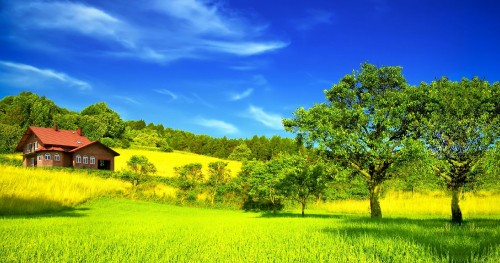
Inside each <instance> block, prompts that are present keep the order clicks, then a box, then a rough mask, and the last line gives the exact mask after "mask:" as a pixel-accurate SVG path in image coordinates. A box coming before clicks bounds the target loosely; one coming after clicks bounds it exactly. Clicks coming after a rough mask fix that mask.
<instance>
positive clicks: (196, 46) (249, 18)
mask: <svg viewBox="0 0 500 263" xmlns="http://www.w3.org/2000/svg"><path fill="white" fill-rule="evenodd" d="M499 14H500V4H497V3H496V1H460V0H458V1H427V0H399V1H389V0H365V1H363V0H353V1H312V0H311V1H284V0H273V1H261V0H255V1H248V0H224V1H219V0H215V1H209V0H143V1H124V0H123V1H92V0H80V1H77V0H74V1H64V0H60V1H32V0H22V1H18V0H11V1H6V0H0V31H1V32H2V34H1V35H0V98H3V97H4V96H8V95H17V94H19V93H20V92H21V91H31V92H35V93H37V94H39V95H44V96H46V97H48V98H50V99H52V100H54V101H55V102H56V103H57V104H58V105H59V106H62V107H66V108H68V109H71V110H74V111H80V110H82V109H83V108H84V107H86V106H88V105H90V104H92V103H96V102H100V101H104V102H106V103H107V104H108V105H109V106H110V107H111V108H112V109H114V110H116V111H117V112H118V113H119V114H120V115H121V116H122V118H124V119H125V120H138V119H144V120H145V121H146V122H154V123H162V124H163V125H165V126H166V127H172V128H175V129H182V130H186V131H190V132H193V133H196V134H208V135H211V136H215V137H221V136H228V137H230V138H246V137H251V136H253V135H254V134H257V135H266V136H272V135H281V136H293V135H292V134H288V133H286V132H285V131H284V130H283V128H282V126H281V118H282V117H291V113H292V112H293V111H294V110H295V109H296V108H297V107H300V106H305V107H309V106H311V105H312V104H313V103H315V102H323V101H324V94H323V90H325V89H328V88H329V87H331V85H332V84H334V83H336V82H338V81H339V79H340V78H341V77H342V76H344V75H345V74H349V73H351V72H352V70H353V69H359V66H360V64H361V63H363V62H365V61H367V62H369V63H373V64H376V65H378V66H392V65H399V66H402V67H403V73H404V75H405V77H406V79H407V80H408V82H409V83H411V84H418V83H420V82H421V81H425V82H430V81H432V80H434V79H435V78H440V77H441V76H443V75H445V76H448V77H449V78H451V79H453V80H459V79H460V78H462V77H467V78H472V77H473V76H479V77H481V78H485V79H487V80H488V81H489V82H495V81H500V64H499V63H500V62H499V61H500V18H499V16H500V15H499Z"/></svg>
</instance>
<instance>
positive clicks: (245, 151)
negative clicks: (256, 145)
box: [228, 143, 252, 161]
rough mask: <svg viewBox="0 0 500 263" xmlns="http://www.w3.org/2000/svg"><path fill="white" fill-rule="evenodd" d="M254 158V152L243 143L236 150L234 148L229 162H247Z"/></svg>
mask: <svg viewBox="0 0 500 263" xmlns="http://www.w3.org/2000/svg"><path fill="white" fill-rule="evenodd" d="M251 156H252V150H250V148H248V146H247V145H246V143H242V144H240V145H238V146H236V148H234V150H233V152H232V153H231V154H230V155H229V156H228V159H229V160H235V161H246V160H248V159H249V158H250V157H251Z"/></svg>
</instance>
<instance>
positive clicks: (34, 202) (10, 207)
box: [0, 165, 130, 214]
mask: <svg viewBox="0 0 500 263" xmlns="http://www.w3.org/2000/svg"><path fill="white" fill-rule="evenodd" d="M129 187H130V184H129V183H127V182H123V181H120V180H116V179H103V178H100V177H96V176H92V175H88V174H87V173H84V171H82V173H78V172H69V171H62V170H52V169H40V168H25V167H13V166H4V165H0V189H2V191H1V192H0V214H32V213H40V212H48V211H57V210H62V209H65V208H68V207H74V206H76V205H78V204H81V203H83V202H85V201H86V200H88V199H91V198H94V197H97V196H102V195H106V194H111V193H117V192H122V193H123V192H126V191H127V189H128V188H129Z"/></svg>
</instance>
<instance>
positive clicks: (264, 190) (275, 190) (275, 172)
mask: <svg viewBox="0 0 500 263" xmlns="http://www.w3.org/2000/svg"><path fill="white" fill-rule="evenodd" d="M248 167H251V168H250V169H248ZM285 167H287V166H286V165H285V162H284V160H283V159H275V160H271V161H267V162H261V161H250V162H247V163H245V167H244V168H242V170H244V171H247V172H250V174H249V175H248V176H247V178H248V180H249V192H248V194H249V196H250V197H251V198H252V199H253V200H254V201H257V202H259V203H260V206H259V208H264V206H262V204H264V203H268V204H269V205H270V208H271V209H272V210H273V213H274V214H276V212H277V211H278V210H279V209H281V208H282V206H283V201H284V200H285V199H286V190H285V188H284V183H285V179H286V176H285V173H283V170H284V168H285Z"/></svg>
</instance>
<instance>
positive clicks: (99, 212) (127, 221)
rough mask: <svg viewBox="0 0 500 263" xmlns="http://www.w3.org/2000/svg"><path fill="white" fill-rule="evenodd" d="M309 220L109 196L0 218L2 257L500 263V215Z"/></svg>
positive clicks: (314, 216) (3, 259) (0, 259)
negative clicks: (456, 221)
mask: <svg viewBox="0 0 500 263" xmlns="http://www.w3.org/2000/svg"><path fill="white" fill-rule="evenodd" d="M309 213H311V214H310V215H309V216H307V217H306V218H301V217H299V216H298V215H297V214H296V213H286V212H284V213H281V214H279V215H278V216H272V215H268V214H261V213H250V212H243V211H229V210H215V209H200V208H186V207H177V206H170V205H162V204H157V203H149V202H139V201H131V200H126V199H108V198H101V199H97V200H94V201H92V202H90V203H86V204H84V205H82V206H79V207H77V208H76V209H73V210H67V211H64V212H60V213H54V214H45V215H37V216H29V217H26V216H9V217H3V218H2V217H0V262H33V261H37V262H68V261H69V262H82V261H85V262H158V261H163V262H168V261H172V262H214V261H218V262H283V261H285V262H292V261H293V262H325V261H329V262H450V261H458V262H463V261H466V260H470V261H473V262H500V244H499V241H500V218H499V217H491V218H483V219H474V220H471V221H468V222H466V223H465V224H464V225H462V226H455V225H451V224H450V223H449V222H448V218H442V217H441V218H429V217H418V218H410V219H408V218H386V219H382V220H375V221H374V220H371V219H369V218H367V217H364V216H350V215H334V214H326V213H324V212H322V213H320V212H318V214H313V213H314V211H309Z"/></svg>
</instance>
